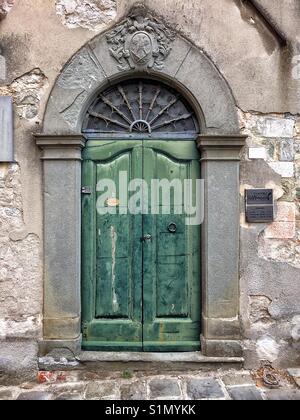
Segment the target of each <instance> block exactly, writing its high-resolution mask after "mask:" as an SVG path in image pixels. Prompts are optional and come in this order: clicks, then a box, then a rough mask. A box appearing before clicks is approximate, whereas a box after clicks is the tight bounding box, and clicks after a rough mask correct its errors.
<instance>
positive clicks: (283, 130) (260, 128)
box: [256, 117, 295, 138]
mask: <svg viewBox="0 0 300 420" xmlns="http://www.w3.org/2000/svg"><path fill="white" fill-rule="evenodd" d="M294 127H295V121H294V120H293V119H289V118H272V117H267V118H265V117H260V118H258V120H257V124H256V130H257V133H258V134H260V135H262V136H263V137H270V138H276V137H281V138H292V137H293V136H294Z"/></svg>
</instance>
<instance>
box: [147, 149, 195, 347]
mask: <svg viewBox="0 0 300 420" xmlns="http://www.w3.org/2000/svg"><path fill="white" fill-rule="evenodd" d="M174 143H175V142H168V143H167V142H163V143H162V144H161V143H160V142H159V143H155V145H153V144H151V142H145V145H144V178H145V180H146V181H147V182H148V183H151V179H158V180H162V179H167V180H169V181H171V182H172V181H173V180H175V179H179V180H181V181H182V184H183V183H184V180H185V179H190V178H193V179H197V178H200V167H199V157H198V153H197V150H196V147H195V144H193V143H190V142H176V144H174ZM153 146H155V147H153ZM178 150H181V151H182V154H181V159H179V158H178ZM173 151H175V153H174V152H173ZM164 196H165V194H160V195H159V200H158V201H157V202H156V206H157V211H156V213H160V214H158V215H146V216H144V219H143V228H144V234H150V235H151V236H152V241H151V242H148V243H146V244H145V246H144V276H143V284H144V329H143V340H144V350H145V351H193V350H199V349H200V313H201V311H200V229H199V228H198V227H196V226H187V225H186V216H185V215H184V212H183V211H181V213H183V214H181V215H180V214H177V213H180V212H179V211H178V210H182V209H179V208H178V205H177V207H176V206H174V205H173V206H172V211H171V214H161V213H167V211H164V210H166V209H165V208H164V206H163V201H162V199H163V197H164ZM171 196H172V200H173V199H174V194H171ZM171 203H172V201H171ZM177 204H178V203H177ZM175 210H177V211H175ZM149 213H150V209H149ZM174 213H175V214H174ZM170 227H172V229H171V231H170V230H169V229H170Z"/></svg>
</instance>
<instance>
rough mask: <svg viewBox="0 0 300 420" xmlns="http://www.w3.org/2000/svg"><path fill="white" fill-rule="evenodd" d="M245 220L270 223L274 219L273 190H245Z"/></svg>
mask: <svg viewBox="0 0 300 420" xmlns="http://www.w3.org/2000/svg"><path fill="white" fill-rule="evenodd" d="M246 220H247V222H248V223H270V222H273V221H274V194H273V190H270V189H253V190H246Z"/></svg>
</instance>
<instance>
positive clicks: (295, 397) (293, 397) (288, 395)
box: [265, 389, 300, 401]
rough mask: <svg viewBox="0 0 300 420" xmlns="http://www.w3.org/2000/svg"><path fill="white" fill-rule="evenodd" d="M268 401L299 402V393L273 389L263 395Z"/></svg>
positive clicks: (291, 390)
mask: <svg viewBox="0 0 300 420" xmlns="http://www.w3.org/2000/svg"><path fill="white" fill-rule="evenodd" d="M265 397H266V399H267V400H269V401H300V391H298V390H295V389H290V390H287V389H274V390H272V391H268V392H266V393H265Z"/></svg>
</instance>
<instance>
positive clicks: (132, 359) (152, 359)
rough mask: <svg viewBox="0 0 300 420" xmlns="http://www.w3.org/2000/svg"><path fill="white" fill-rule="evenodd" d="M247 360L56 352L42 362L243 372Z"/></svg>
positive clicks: (50, 366) (43, 365) (49, 366)
mask: <svg viewBox="0 0 300 420" xmlns="http://www.w3.org/2000/svg"><path fill="white" fill-rule="evenodd" d="M243 364H244V359H243V358H238V357H230V358H228V357H227V358H225V357H206V356H203V354H202V353H200V352H195V353H124V352H123V353H114V352H82V353H81V354H80V355H79V356H78V357H76V358H74V357H73V358H65V357H57V355H55V353H52V354H50V355H48V356H47V357H41V358H40V359H39V368H40V369H41V370H47V371H51V370H74V369H75V370H76V369H92V370H103V371H106V370H116V371H123V370H126V369H130V370H133V371H155V372H157V371H164V372H169V371H170V372H174V371H178V372H180V371H187V370H214V369H222V368H226V369H231V368H233V369H240V368H242V367H243Z"/></svg>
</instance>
